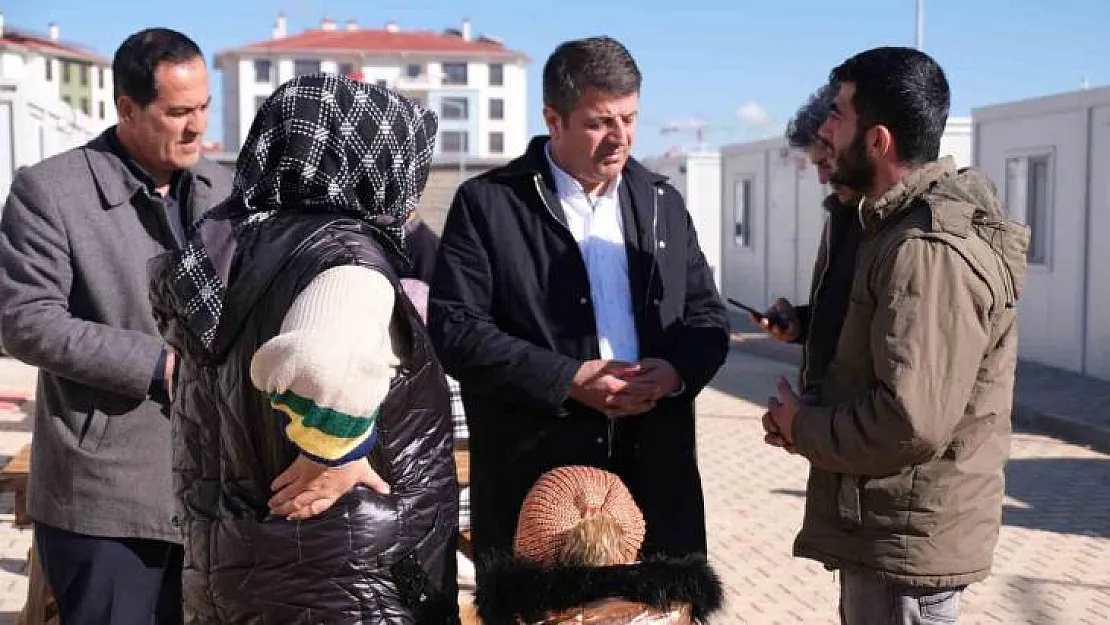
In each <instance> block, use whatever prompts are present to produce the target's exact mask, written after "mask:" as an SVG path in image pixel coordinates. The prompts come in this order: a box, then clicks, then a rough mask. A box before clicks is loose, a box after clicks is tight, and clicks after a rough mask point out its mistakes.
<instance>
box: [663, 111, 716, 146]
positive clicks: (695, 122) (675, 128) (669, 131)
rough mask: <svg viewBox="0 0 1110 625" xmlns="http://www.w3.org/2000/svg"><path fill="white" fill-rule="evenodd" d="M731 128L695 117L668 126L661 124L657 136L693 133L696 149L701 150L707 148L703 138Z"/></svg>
mask: <svg viewBox="0 0 1110 625" xmlns="http://www.w3.org/2000/svg"><path fill="white" fill-rule="evenodd" d="M731 129H732V127H731V126H729V125H726V124H721V123H717V122H711V121H707V120H704V119H700V118H697V117H691V118H689V119H683V120H679V121H675V122H670V123H668V124H663V125H662V126H660V127H659V134H661V135H663V136H667V135H673V134H679V133H693V135H694V138H695V140H696V141H697V149H699V150H703V149H705V148H707V147H708V144H707V143H706V140H705V136H706V134H708V133H710V132H715V131H721V130H731Z"/></svg>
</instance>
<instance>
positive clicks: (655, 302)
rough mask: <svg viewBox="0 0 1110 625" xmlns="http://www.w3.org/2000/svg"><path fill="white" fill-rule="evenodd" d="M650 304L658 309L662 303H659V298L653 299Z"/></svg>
mask: <svg viewBox="0 0 1110 625" xmlns="http://www.w3.org/2000/svg"><path fill="white" fill-rule="evenodd" d="M651 303H652V304H655V306H656V308H658V307H659V304H661V303H662V302H660V301H659V298H658V297H657V298H655V299H653V300H651Z"/></svg>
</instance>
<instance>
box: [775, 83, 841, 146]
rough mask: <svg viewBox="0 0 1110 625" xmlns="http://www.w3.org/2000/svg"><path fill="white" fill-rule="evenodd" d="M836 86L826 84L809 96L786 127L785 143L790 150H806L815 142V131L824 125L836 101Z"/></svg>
mask: <svg viewBox="0 0 1110 625" xmlns="http://www.w3.org/2000/svg"><path fill="white" fill-rule="evenodd" d="M836 91H837V85H836V84H833V83H829V84H826V85H825V86H823V87H821V88H820V89H818V90H817V91H816V92H814V93H813V95H811V96H809V101H808V102H806V103H805V105H804V106H802V108H800V109H798V112H797V113H795V114H794V118H793V119H791V120H790V123H788V124H787V125H786V141H787V143H789V144H790V147H792V148H799V149H803V150H804V149H806V148H808V147H809V146H811V145H813V143H814V142H815V141H817V129H818V128H820V127H821V124H823V123H825V118H826V117H828V116H829V110H830V109H832V104H833V100H835V99H836Z"/></svg>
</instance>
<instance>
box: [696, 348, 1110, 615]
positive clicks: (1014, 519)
mask: <svg viewBox="0 0 1110 625" xmlns="http://www.w3.org/2000/svg"><path fill="white" fill-rule="evenodd" d="M793 371H794V370H793V369H792V368H791V367H789V366H786V365H782V364H778V363H774V362H770V361H766V360H762V359H759V358H754V357H750V356H745V355H740V354H737V353H735V352H734V353H733V354H732V356H731V358H730V359H729V362H728V364H727V365H726V366H725V369H724V370H723V371H722V372H721V374H720V375H719V376H718V378H717V381H716V382H715V384H714V388H710V389H707V390H706V391H705V393H703V395H702V396H701V398H700V399H699V424H698V427H699V431H698V443H699V454H700V458H699V459H700V463H701V467H702V476H703V480H704V488H705V492H706V504H707V509H708V518H709V540H710V556H711V559H712V561H713V563H714V566H715V567H716V568H717V570H718V572H719V573H720V574H721V576H722V578H723V579H724V582H725V585H726V587H727V608H726V610H725V611H724V613H723V614H722V615H721V616H720V617H718V618H717V619H715V620H714V623H744V624H747V623H750V624H754V625H776V624H784V625H785V624H791V625H793V624H795V623H806V624H810V623H813V624H821V625H824V624H830V625H835V623H836V622H837V620H836V603H837V584H836V578H835V576H834V574H833V573H831V572H829V571H826V570H824V568H822V567H821V565H819V564H817V563H815V562H811V561H809V560H801V559H796V558H792V557H791V556H790V546H791V543H792V541H793V538H794V534H795V532H796V531H797V529H798V527H799V526H800V524H801V518H802V507H803V503H804V498H803V496H804V490H805V478H806V471H807V466H806V462H805V460H803V459H801V458H798V457H797V456H791V455H789V454H785V453H783V452H781V451H779V450H776V449H772V448H770V447H767V446H766V445H764V444H763V442H762V437H761V435H760V432H761V427H760V424H759V418H760V417H761V416H762V414H763V408H762V405H763V404H765V402H766V398H767V396H768V394H769V391H770V390H771V389H773V388H774V381H775V379H776V377H777V376H778V375H787V376H788V378H792V376H793V375H794V373H793ZM1007 472H1008V485H1007V491H1008V496H1007V498H1006V501H1005V511H1004V527H1003V529H1002V536H1001V538H1000V540H999V544H998V548H997V551H996V557H995V566H994V571H993V574H992V576H991V577H990V578H989V579H988V580H987V581H985V582H983V583H980V584H975V585H973V586H971V587H970V588H969V589H968V591H967V593H966V594H965V595H964V600H963V606H962V617H961V619H960V623H961V625H985V624H991V625H995V624H1005V625H1018V624H1036V625H1094V624H1096V623H1099V624H1105V623H1110V457H1108V456H1106V455H1102V454H1099V453H1096V452H1092V451H1089V450H1087V449H1084V448H1081V447H1077V446H1075V445H1069V444H1065V443H1062V442H1059V441H1056V440H1054V439H1051V438H1048V437H1045V436H1041V435H1037V434H1030V433H1019V434H1016V435H1015V436H1014V441H1013V453H1012V459H1011V462H1010V465H1009V468H1008V471H1007Z"/></svg>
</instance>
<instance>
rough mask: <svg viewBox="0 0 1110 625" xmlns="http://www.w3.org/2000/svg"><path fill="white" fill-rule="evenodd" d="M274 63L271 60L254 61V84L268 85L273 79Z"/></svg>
mask: <svg viewBox="0 0 1110 625" xmlns="http://www.w3.org/2000/svg"><path fill="white" fill-rule="evenodd" d="M273 70H274V66H273V63H271V62H270V59H255V60H254V82H261V83H268V82H270V81H271V80H272V79H273V78H272V76H273Z"/></svg>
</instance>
